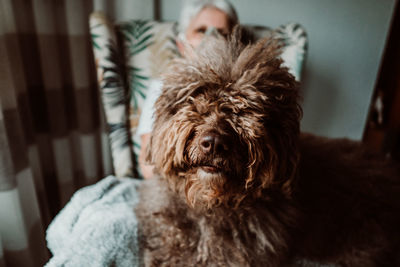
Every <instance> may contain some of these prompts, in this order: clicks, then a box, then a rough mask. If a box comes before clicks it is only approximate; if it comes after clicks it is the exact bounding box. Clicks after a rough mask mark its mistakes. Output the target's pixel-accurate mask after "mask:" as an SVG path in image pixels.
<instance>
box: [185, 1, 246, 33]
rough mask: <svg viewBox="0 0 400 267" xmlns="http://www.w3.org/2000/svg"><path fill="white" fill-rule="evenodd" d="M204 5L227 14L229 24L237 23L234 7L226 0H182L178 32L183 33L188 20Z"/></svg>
mask: <svg viewBox="0 0 400 267" xmlns="http://www.w3.org/2000/svg"><path fill="white" fill-rule="evenodd" d="M205 7H214V8H217V9H219V10H221V11H223V12H224V13H226V14H227V15H228V18H229V23H230V25H232V26H233V25H235V24H237V23H239V19H238V16H237V13H236V10H235V8H234V7H233V5H232V4H231V3H230V2H229V1H228V0H183V7H182V10H181V16H180V19H179V32H180V33H181V34H184V33H185V32H186V30H187V28H188V27H189V24H190V22H191V21H192V19H193V18H194V17H196V16H197V14H199V13H200V11H201V10H203V8H205Z"/></svg>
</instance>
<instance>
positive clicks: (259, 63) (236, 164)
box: [148, 31, 301, 208]
mask: <svg viewBox="0 0 400 267" xmlns="http://www.w3.org/2000/svg"><path fill="white" fill-rule="evenodd" d="M239 34H240V32H239V31H235V33H234V34H233V36H232V37H231V38H230V39H229V41H225V40H223V39H214V40H209V41H208V42H206V43H205V45H204V47H201V48H200V49H199V51H197V53H196V55H195V56H193V57H192V58H191V59H182V60H180V61H177V62H175V64H174V65H173V66H172V67H171V69H170V71H169V73H168V74H167V75H166V76H165V79H164V87H163V93H162V95H161V96H160V98H159V99H158V101H157V103H156V115H155V124H154V129H153V134H152V138H151V144H150V149H149V156H148V159H149V160H150V161H151V162H152V163H153V164H155V167H156V170H157V171H158V172H159V173H160V174H161V175H162V176H164V177H166V179H168V181H169V182H170V184H171V185H172V186H173V187H174V188H176V189H178V191H182V192H184V193H185V195H186V198H187V201H188V203H189V204H190V205H191V206H196V205H200V206H203V207H207V208H211V207H213V206H215V205H219V204H225V205H226V204H227V205H236V206H237V205H239V203H241V202H242V201H243V200H244V199H249V198H250V199H254V198H261V197H266V194H265V192H266V191H267V190H275V191H279V192H281V193H283V194H285V195H290V191H291V184H292V182H293V180H294V178H295V176H296V165H297V162H298V151H297V139H298V134H299V119H300V116H301V110H300V108H299V106H298V103H297V100H298V84H297V82H296V81H295V80H294V78H293V76H292V75H290V74H289V73H288V71H287V69H286V68H283V67H281V60H280V59H279V58H278V56H279V49H278V46H277V44H276V43H275V42H272V41H271V40H264V41H260V42H258V43H256V44H255V45H251V46H246V47H244V46H243V45H242V44H241V43H240V42H239V41H238V40H239V37H238V36H237V35H239Z"/></svg>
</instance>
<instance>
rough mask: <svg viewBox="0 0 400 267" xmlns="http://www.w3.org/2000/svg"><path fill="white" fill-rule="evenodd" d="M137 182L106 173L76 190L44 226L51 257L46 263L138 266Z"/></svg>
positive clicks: (65, 265) (49, 266) (75, 265)
mask: <svg viewBox="0 0 400 267" xmlns="http://www.w3.org/2000/svg"><path fill="white" fill-rule="evenodd" d="M139 184H140V180H135V179H128V178H124V179H117V178H116V177H114V176H108V177H106V178H104V179H103V180H101V181H100V182H98V183H97V184H95V185H92V186H88V187H85V188H83V189H81V190H79V191H77V192H76V193H75V194H74V196H73V197H72V199H71V200H70V202H69V203H68V204H67V205H66V206H65V207H64V209H63V210H62V211H61V212H60V213H59V214H58V215H57V216H56V218H55V219H54V220H53V222H52V223H51V224H50V226H49V228H48V229H47V234H46V239H47V246H48V248H49V249H50V251H51V252H52V254H53V257H52V258H51V259H50V261H49V262H48V263H47V264H46V265H45V266H46V267H53V266H57V267H59V266H63V267H69V266H71V267H72V266H73V267H78V266H91V267H96V266H102V267H103V266H118V267H125V266H129V267H132V266H138V265H139V249H138V245H137V243H138V241H137V219H136V216H135V214H134V212H133V209H134V206H135V205H136V203H137V202H138V194H137V187H138V186H139Z"/></svg>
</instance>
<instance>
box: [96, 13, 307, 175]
mask: <svg viewBox="0 0 400 267" xmlns="http://www.w3.org/2000/svg"><path fill="white" fill-rule="evenodd" d="M247 28H248V29H249V30H250V32H252V34H254V36H255V37H256V38H257V39H258V38H261V37H266V36H271V35H273V36H274V37H275V38H277V39H280V40H281V41H282V43H283V44H284V49H283V54H282V58H283V59H284V62H285V64H286V65H287V66H288V67H289V70H290V71H291V72H292V74H294V76H295V77H296V78H297V79H300V74H301V70H302V66H303V64H304V58H305V54H306V48H307V37H306V34H305V31H304V29H303V28H302V27H301V26H300V25H298V24H293V23H292V24H287V25H284V26H281V27H279V28H278V29H275V30H271V29H270V28H267V27H260V26H247ZM90 31H91V36H92V44H93V52H94V56H95V60H96V68H97V76H98V83H99V89H100V91H101V97H102V102H103V106H104V111H105V117H106V121H107V124H108V126H109V140H110V145H111V151H112V158H113V166H114V171H115V175H116V176H118V177H126V176H128V177H140V170H138V166H139V165H138V164H137V162H138V155H139V152H140V136H138V135H137V134H136V129H137V126H138V123H139V118H140V114H141V110H142V106H143V103H144V100H145V98H146V93H147V89H148V87H149V83H150V82H151V80H153V79H157V78H158V77H159V76H160V74H161V73H162V72H163V71H164V70H165V69H166V68H167V67H168V64H169V63H170V62H171V60H172V59H173V58H174V57H176V56H178V55H179V52H178V48H177V46H176V43H175V39H176V37H177V24H176V23H173V22H156V21H146V20H131V21H127V22H123V23H119V24H113V23H111V22H110V21H109V20H108V19H107V18H106V17H105V15H104V14H102V13H100V12H95V13H93V14H92V15H91V16H90Z"/></svg>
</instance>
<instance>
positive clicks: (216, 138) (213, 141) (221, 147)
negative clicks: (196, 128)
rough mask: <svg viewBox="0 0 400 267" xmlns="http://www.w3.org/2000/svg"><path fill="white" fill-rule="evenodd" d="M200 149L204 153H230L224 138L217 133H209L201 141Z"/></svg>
mask: <svg viewBox="0 0 400 267" xmlns="http://www.w3.org/2000/svg"><path fill="white" fill-rule="evenodd" d="M200 149H201V150H202V151H203V153H206V154H212V153H223V152H226V151H228V145H227V143H226V140H225V138H224V137H223V136H221V135H219V134H217V133H207V134H205V135H203V136H202V137H201V139H200Z"/></svg>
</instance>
